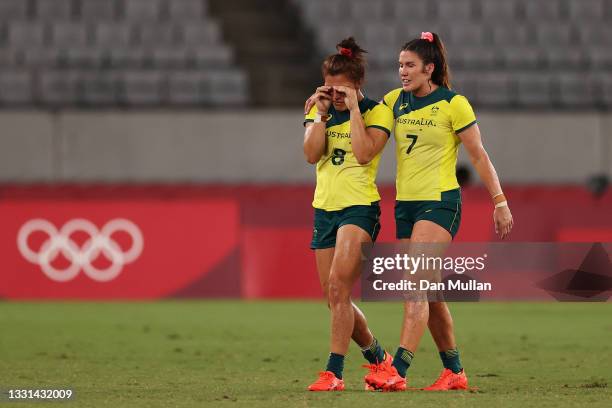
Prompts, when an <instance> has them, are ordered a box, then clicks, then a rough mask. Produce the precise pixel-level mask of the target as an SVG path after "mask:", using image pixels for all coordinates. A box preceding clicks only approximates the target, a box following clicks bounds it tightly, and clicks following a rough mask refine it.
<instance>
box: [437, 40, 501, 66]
mask: <svg viewBox="0 0 612 408" xmlns="http://www.w3.org/2000/svg"><path fill="white" fill-rule="evenodd" d="M448 57H449V58H448V59H449V65H450V66H451V68H452V67H454V66H455V65H457V66H459V67H463V68H469V69H492V68H495V67H497V66H498V65H500V57H499V56H498V52H497V50H496V49H495V48H493V47H481V48H479V47H470V46H469V45H467V46H464V47H459V46H454V47H452V48H449V49H448Z"/></svg>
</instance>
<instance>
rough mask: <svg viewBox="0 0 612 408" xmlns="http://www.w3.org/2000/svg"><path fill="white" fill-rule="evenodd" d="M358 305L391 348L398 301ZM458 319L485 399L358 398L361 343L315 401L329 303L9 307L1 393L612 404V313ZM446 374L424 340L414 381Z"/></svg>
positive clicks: (606, 308)
mask: <svg viewBox="0 0 612 408" xmlns="http://www.w3.org/2000/svg"><path fill="white" fill-rule="evenodd" d="M361 306H362V307H363V309H364V311H365V313H366V315H367V317H368V319H369V322H370V325H371V327H372V330H373V331H374V333H375V335H376V336H377V337H378V338H379V339H380V341H381V342H382V344H383V345H384V346H385V347H387V348H388V349H389V350H391V351H393V350H394V349H395V347H397V342H398V337H399V327H400V321H401V310H402V307H401V304H398V303H385V304H382V303H377V304H374V303H366V304H362V305H361ZM451 311H452V312H453V315H454V319H455V324H456V334H457V339H458V343H459V347H460V350H461V357H462V361H463V363H464V366H465V367H466V371H467V373H468V377H469V380H470V383H471V385H473V386H476V387H478V390H477V391H472V392H447V393H425V392H417V391H415V392H405V393H371V392H370V393H368V392H365V391H362V389H363V382H362V378H363V375H364V373H365V370H364V369H362V368H360V365H361V364H363V363H364V360H363V358H362V356H361V354H360V353H359V351H358V349H357V348H356V347H355V346H354V345H352V346H351V351H350V353H349V356H348V358H347V361H346V364H345V367H346V368H345V374H344V378H345V381H346V384H347V390H346V391H345V392H336V393H309V392H307V391H305V389H306V386H307V385H308V384H309V383H310V382H312V381H313V380H314V379H315V377H316V374H317V371H319V370H321V369H322V368H323V367H324V364H325V360H326V355H327V349H328V330H329V329H328V325H329V315H328V311H327V308H326V307H325V305H324V304H323V303H322V302H321V303H318V302H236V301H220V302H217V301H215V302H213V301H201V302H200V301H193V302H158V303H0V327H1V330H2V332H1V334H0V389H4V390H6V389H7V388H9V387H19V388H50V387H51V388H52V387H56V388H58V387H70V388H73V389H74V390H75V394H76V396H75V399H74V400H72V401H66V402H49V403H45V404H44V406H51V405H52V406H66V407H69V406H74V407H105V406H112V407H203V406H214V407H239V406H240V407H294V406H297V407H336V406H338V407H342V406H346V407H351V408H356V407H362V406H364V407H366V406H367V407H372V406H378V405H380V406H387V407H399V406H401V407H410V406H414V407H436V408H439V407H459V406H462V407H463V406H466V407H468V406H469V407H490V406H520V407H529V406H537V407H555V408H558V407H565V406H576V407H578V406H584V405H587V404H589V405H590V406H599V407H610V406H612V390H611V387H612V341H611V338H612V304H610V303H605V304H602V303H588V304H587V303H582V304H576V303H573V304H572V303H538V304H525V303H523V304H518V303H514V304H500V303H462V304H452V305H451ZM440 369H441V364H440V361H439V358H438V355H437V351H436V349H435V347H434V344H433V342H432V340H431V338H430V337H429V335H426V337H425V338H424V339H423V341H422V343H421V347H420V349H419V350H418V352H417V353H416V357H415V359H414V361H413V365H412V367H411V368H410V370H409V384H410V385H411V386H415V387H421V386H425V385H428V384H429V383H430V382H432V381H433V380H434V379H435V378H436V377H437V375H438V374H439V372H440ZM383 404H384V405H383ZM400 404H401V405H400ZM5 405H6V406H15V407H24V406H34V407H41V406H42V405H40V403H36V402H30V403H28V402H11V403H8V402H0V406H5Z"/></svg>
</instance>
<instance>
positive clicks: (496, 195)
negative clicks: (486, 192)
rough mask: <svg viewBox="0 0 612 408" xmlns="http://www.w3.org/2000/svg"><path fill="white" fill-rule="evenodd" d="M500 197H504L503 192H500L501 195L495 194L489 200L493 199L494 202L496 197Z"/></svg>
mask: <svg viewBox="0 0 612 408" xmlns="http://www.w3.org/2000/svg"><path fill="white" fill-rule="evenodd" d="M500 195H504V193H503V192H501V193H497V194H495V195H494V196H493V197H491V198H493V199H494V200H495V198H496V197H499V196H500Z"/></svg>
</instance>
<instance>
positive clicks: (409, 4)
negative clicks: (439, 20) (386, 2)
mask: <svg viewBox="0 0 612 408" xmlns="http://www.w3.org/2000/svg"><path fill="white" fill-rule="evenodd" d="M432 8H433V5H432V3H431V2H428V1H406V0H395V2H393V3H392V9H391V10H390V11H391V15H392V16H393V17H394V18H395V19H396V20H400V21H405V20H408V21H415V20H423V19H426V18H429V17H430V16H431V15H432V14H433V10H432Z"/></svg>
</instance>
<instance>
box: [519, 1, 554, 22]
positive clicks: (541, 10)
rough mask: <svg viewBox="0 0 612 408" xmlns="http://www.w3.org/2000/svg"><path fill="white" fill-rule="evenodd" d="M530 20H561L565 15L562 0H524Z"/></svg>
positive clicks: (526, 13)
mask: <svg viewBox="0 0 612 408" xmlns="http://www.w3.org/2000/svg"><path fill="white" fill-rule="evenodd" d="M524 7H525V16H526V17H527V20H528V21H542V20H560V19H562V17H563V7H562V0H539V1H533V0H524Z"/></svg>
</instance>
